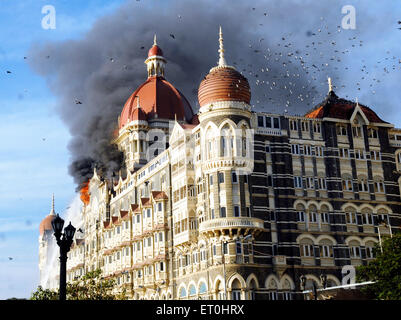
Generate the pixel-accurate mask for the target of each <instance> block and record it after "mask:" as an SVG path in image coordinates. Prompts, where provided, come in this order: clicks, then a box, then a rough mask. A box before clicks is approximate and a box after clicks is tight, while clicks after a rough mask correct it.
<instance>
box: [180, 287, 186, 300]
mask: <svg viewBox="0 0 401 320" xmlns="http://www.w3.org/2000/svg"><path fill="white" fill-rule="evenodd" d="M186 296H187V290H185V288H184V287H182V288H181V290H180V298H181V299H183V298H185V297H186Z"/></svg>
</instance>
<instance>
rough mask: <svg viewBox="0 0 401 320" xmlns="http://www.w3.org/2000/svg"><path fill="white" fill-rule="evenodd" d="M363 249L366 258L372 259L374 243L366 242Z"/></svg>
mask: <svg viewBox="0 0 401 320" xmlns="http://www.w3.org/2000/svg"><path fill="white" fill-rule="evenodd" d="M365 249H366V258H367V259H374V258H375V253H374V243H369V244H367V245H366V248H365Z"/></svg>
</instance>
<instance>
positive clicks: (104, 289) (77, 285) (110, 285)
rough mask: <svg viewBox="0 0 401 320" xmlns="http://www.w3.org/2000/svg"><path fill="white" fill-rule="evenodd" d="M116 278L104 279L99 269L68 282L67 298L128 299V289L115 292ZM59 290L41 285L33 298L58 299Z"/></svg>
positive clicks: (33, 294)
mask: <svg viewBox="0 0 401 320" xmlns="http://www.w3.org/2000/svg"><path fill="white" fill-rule="evenodd" d="M114 287H115V280H112V279H103V277H102V274H101V270H100V269H97V270H95V271H91V272H88V273H86V274H85V275H84V276H82V277H80V278H78V279H76V280H74V281H72V282H68V283H67V288H66V298H67V300H126V299H127V296H126V291H125V289H124V290H123V292H121V293H119V294H114V293H113V289H114ZM58 298H59V292H58V289H57V290H50V289H43V288H42V287H41V286H39V287H38V289H37V290H36V291H35V292H33V293H32V296H31V300H58Z"/></svg>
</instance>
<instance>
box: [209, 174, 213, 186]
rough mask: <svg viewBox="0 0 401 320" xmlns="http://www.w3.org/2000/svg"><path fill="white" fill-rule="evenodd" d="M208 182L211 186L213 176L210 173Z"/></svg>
mask: <svg viewBox="0 0 401 320" xmlns="http://www.w3.org/2000/svg"><path fill="white" fill-rule="evenodd" d="M209 183H210V185H211V186H212V185H213V176H212V175H211V176H210V177H209Z"/></svg>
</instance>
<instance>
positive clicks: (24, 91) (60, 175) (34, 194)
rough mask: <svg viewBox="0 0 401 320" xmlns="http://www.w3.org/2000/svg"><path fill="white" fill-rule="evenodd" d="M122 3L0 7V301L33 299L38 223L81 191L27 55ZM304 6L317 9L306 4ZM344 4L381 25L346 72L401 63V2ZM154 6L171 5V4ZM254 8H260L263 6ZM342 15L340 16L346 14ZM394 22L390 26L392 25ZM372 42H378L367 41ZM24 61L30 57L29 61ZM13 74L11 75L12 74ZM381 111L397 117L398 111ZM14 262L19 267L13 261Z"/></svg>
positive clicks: (71, 0)
mask: <svg viewBox="0 0 401 320" xmlns="http://www.w3.org/2000/svg"><path fill="white" fill-rule="evenodd" d="M141 1H142V2H143V1H145V0H141ZM294 1H295V0H294ZM331 1H332V0H331ZM124 2H125V1H124V0H116V1H107V0H87V1H78V0H57V1H56V0H46V1H42V0H18V1H15V0H1V6H0V136H1V137H2V139H1V140H0V179H1V183H0V299H5V298H10V297H20V298H22V297H25V298H28V297H29V296H30V294H31V292H32V291H33V290H34V289H35V288H36V287H37V285H38V282H39V271H38V235H39V232H38V228H39V223H40V221H41V220H42V219H43V218H44V216H46V215H47V214H48V213H49V211H50V203H51V195H52V193H54V194H55V199H56V211H57V212H59V213H63V212H64V210H65V208H66V207H67V206H68V205H69V203H70V202H71V201H72V199H73V197H74V190H75V185H74V183H73V181H72V178H71V177H70V176H69V175H68V173H67V167H68V164H69V153H68V150H67V144H68V141H69V140H70V135H69V132H68V130H67V128H66V126H65V125H64V124H63V122H62V121H61V120H60V119H59V116H58V115H57V113H56V112H55V106H56V101H57V99H56V97H55V96H54V95H53V94H52V93H51V92H50V90H49V88H48V87H47V85H46V82H45V80H44V79H43V78H41V77H40V76H38V75H37V74H35V73H34V72H33V71H32V70H31V69H30V68H29V66H28V64H27V60H29V56H27V55H28V53H27V52H29V49H30V48H31V46H32V45H33V44H43V43H46V42H48V41H56V42H58V41H59V42H61V41H63V40H67V39H78V38H82V36H83V35H84V34H85V33H86V32H87V31H88V30H90V29H91V27H92V25H93V23H94V22H95V21H96V20H97V19H99V18H100V17H101V16H105V15H107V14H109V13H112V12H113V11H115V10H116V9H117V8H119V7H120V6H121V4H122V3H124ZM148 2H149V1H148ZM305 2H308V3H309V4H310V3H311V1H307V0H305ZM329 2H330V1H329ZM338 2H341V3H344V4H348V3H350V4H355V5H359V4H360V5H361V8H362V7H363V10H364V13H365V14H368V15H369V17H374V18H375V19H374V20H372V21H361V24H362V22H364V26H369V28H370V29H369V32H368V33H365V34H364V35H365V36H367V38H366V39H365V38H364V39H363V40H364V41H365V45H364V47H363V51H361V56H359V55H355V56H354V55H352V56H351V57H350V58H349V59H348V61H347V64H348V65H350V66H351V65H352V64H353V63H354V64H355V65H356V64H358V65H359V64H360V59H361V58H364V59H366V64H368V65H371V66H373V63H374V62H375V61H378V60H382V61H384V59H385V57H387V56H386V50H391V52H392V53H391V55H393V54H396V55H397V59H400V58H401V54H400V53H401V52H400V47H399V44H400V37H401V30H400V31H399V33H395V32H393V33H391V32H392V31H391V30H393V29H395V28H396V27H397V20H401V4H400V2H399V0H395V1H383V2H373V1H369V4H368V2H367V1H365V0H363V1H342V0H341V1H338ZM150 3H151V5H152V4H154V3H157V4H158V5H166V6H167V5H168V3H169V1H164V0H158V1H152V2H150ZM253 3H256V5H257V3H258V1H254V2H252V5H253ZM302 3H303V0H302ZM49 4H50V5H54V7H55V9H56V29H55V30H44V29H42V27H41V20H42V18H43V16H44V15H43V14H42V13H41V10H42V7H43V6H44V5H49ZM256 5H255V6H256ZM335 8H337V7H335ZM357 8H359V7H357ZM358 12H359V11H358ZM283 14H284V13H283ZM333 14H335V13H333ZM337 14H338V16H339V17H341V14H340V12H337ZM359 17H360V16H359ZM389 17H391V22H390V24H389V23H388V21H387V20H388V19H389ZM357 19H359V18H357ZM359 21H360V20H357V25H359ZM399 27H401V25H399ZM294 28H295V26H294ZM386 28H387V29H386ZM279 36H280V35H279V34H278V33H277V37H279ZM397 36H398V37H397ZM369 38H370V39H374V41H369ZM24 56H27V59H26V60H25V59H24ZM372 68H373V67H372ZM372 68H370V69H372ZM357 69H358V68H356V71H357ZM7 70H10V71H11V72H12V73H11V74H8V73H6V71H7ZM205 72H207V70H205ZM353 76H354V75H353V74H351V72H348V73H345V72H344V78H346V79H345V80H349V81H350V82H351V80H352V81H353V82H355V80H354V79H352V78H353ZM356 77H359V74H358V75H356ZM397 78H398V79H400V74H399V69H397V72H393V73H391V74H390V75H388V76H387V80H386V82H382V84H381V85H378V86H377V90H376V91H377V94H376V96H374V97H373V96H371V95H370V94H369V92H368V90H366V91H364V94H363V95H362V96H361V97H360V101H361V102H363V103H366V104H368V105H372V106H373V108H374V109H375V107H374V106H375V105H378V106H379V105H380V102H381V101H382V100H383V101H387V99H385V98H386V97H387V96H390V95H394V96H395V97H400V93H399V80H397ZM336 92H337V93H338V94H339V95H340V96H342V97H344V96H345V95H346V94H349V95H350V99H353V97H354V96H355V95H357V94H358V93H357V92H356V89H355V86H353V87H352V86H350V88H348V87H347V89H339V90H338V91H336ZM382 98H384V99H382ZM380 107H382V106H380ZM383 107H386V110H389V109H390V110H394V111H398V105H394V106H383ZM378 113H379V115H380V116H382V117H383V118H384V120H387V121H391V122H392V123H394V124H395V125H396V126H397V127H401V114H400V113H399V112H393V114H391V117H390V116H389V115H388V114H383V113H381V112H378ZM9 257H12V258H13V260H9Z"/></svg>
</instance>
